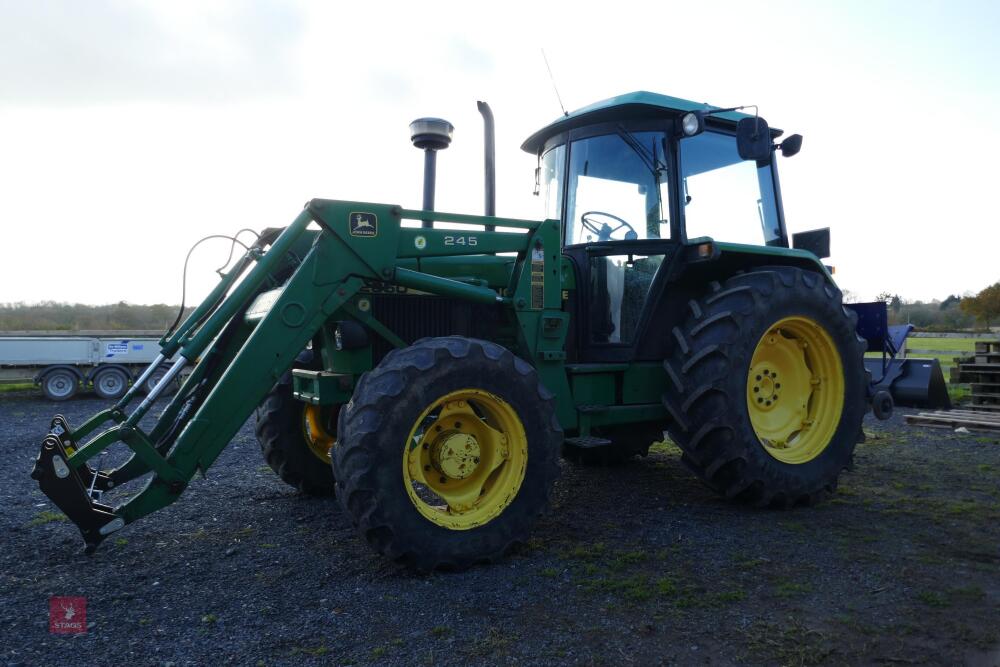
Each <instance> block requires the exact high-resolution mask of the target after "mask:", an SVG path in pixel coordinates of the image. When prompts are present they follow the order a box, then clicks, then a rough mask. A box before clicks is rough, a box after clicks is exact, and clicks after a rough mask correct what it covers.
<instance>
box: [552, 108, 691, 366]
mask: <svg viewBox="0 0 1000 667" xmlns="http://www.w3.org/2000/svg"><path fill="white" fill-rule="evenodd" d="M666 137H667V134H666V132H665V131H663V130H660V129H655V128H642V127H638V128H634V129H625V128H624V127H622V126H621V125H616V126H613V127H608V126H602V127H598V128H588V131H587V132H586V133H582V132H581V133H579V134H578V136H576V137H573V138H571V141H570V142H569V155H568V161H567V167H566V169H567V178H566V201H565V208H564V211H565V216H564V224H563V230H564V231H563V234H564V239H563V243H564V254H565V255H566V256H567V257H568V258H569V259H570V260H571V263H572V265H573V267H574V271H575V272H576V285H577V289H576V291H575V294H574V297H575V299H574V301H575V302H574V303H573V304H572V305H571V309H572V311H573V313H574V329H575V331H574V333H575V343H576V345H575V347H576V349H575V352H576V355H575V357H576V359H577V360H578V361H582V362H618V361H631V360H633V359H635V358H636V355H635V350H636V349H637V347H638V343H639V342H640V341H641V340H642V339H643V337H644V328H645V326H646V324H645V323H646V322H647V321H649V320H650V316H649V311H650V310H651V307H650V306H649V304H650V303H651V302H652V301H653V299H652V297H653V296H655V295H656V294H657V293H658V292H659V290H660V289H661V288H660V287H658V284H660V283H662V282H663V278H664V277H665V276H666V275H668V273H669V267H670V264H671V262H672V260H673V258H674V256H675V252H674V251H675V249H676V247H677V242H675V240H674V232H673V229H674V226H672V225H671V222H670V219H669V215H668V213H667V212H668V210H669V208H670V206H669V202H670V197H669V189H670V185H669V183H670V179H669V178H668V175H669V173H670V168H669V161H670V155H669V151H668V142H667V141H666Z"/></svg>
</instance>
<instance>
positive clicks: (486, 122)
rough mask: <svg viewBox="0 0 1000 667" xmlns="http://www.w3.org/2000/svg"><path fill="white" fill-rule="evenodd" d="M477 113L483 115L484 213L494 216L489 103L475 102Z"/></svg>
mask: <svg viewBox="0 0 1000 667" xmlns="http://www.w3.org/2000/svg"><path fill="white" fill-rule="evenodd" d="M476 106H477V107H478V108H479V113H481V114H482V115H483V159H484V162H485V165H484V175H485V178H486V183H485V188H484V193H485V196H486V207H485V208H486V210H485V213H484V215H488V216H495V215H496V214H497V194H496V192H497V169H496V152H497V151H496V131H495V125H494V123H493V110H492V109H490V105H489V104H487V103H486V102H483V101H478V102H476ZM486 230H487V231H490V232H491V231H493V225H487V226H486Z"/></svg>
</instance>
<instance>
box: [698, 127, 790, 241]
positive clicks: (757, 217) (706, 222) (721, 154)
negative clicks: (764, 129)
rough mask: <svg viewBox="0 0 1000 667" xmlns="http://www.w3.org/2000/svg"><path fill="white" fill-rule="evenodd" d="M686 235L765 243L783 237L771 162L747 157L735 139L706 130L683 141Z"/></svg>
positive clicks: (718, 239) (719, 239)
mask: <svg viewBox="0 0 1000 667" xmlns="http://www.w3.org/2000/svg"><path fill="white" fill-rule="evenodd" d="M680 159H681V183H682V190H681V193H680V197H681V206H682V208H683V210H684V225H685V229H686V231H687V237H688V238H689V239H693V238H696V237H699V236H710V237H712V238H713V239H715V240H717V241H728V242H731V243H746V244H752V245H761V244H766V243H768V242H770V241H774V240H776V239H779V238H780V237H781V229H780V225H779V222H778V211H777V205H776V198H775V194H774V182H773V180H772V177H771V167H770V165H769V164H764V165H760V166H758V164H757V163H756V162H753V161H749V160H743V159H741V158H740V156H739V154H738V153H737V152H736V137H734V136H732V135H729V134H723V133H721V132H712V131H707V132H703V133H702V134H699V135H697V136H694V137H689V138H687V139H683V140H681V142H680Z"/></svg>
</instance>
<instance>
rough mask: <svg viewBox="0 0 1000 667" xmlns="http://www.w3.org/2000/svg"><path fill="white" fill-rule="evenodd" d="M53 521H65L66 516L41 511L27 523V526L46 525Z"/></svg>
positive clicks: (60, 513) (49, 511) (59, 513)
mask: <svg viewBox="0 0 1000 667" xmlns="http://www.w3.org/2000/svg"><path fill="white" fill-rule="evenodd" d="M53 521H66V515H65V514H63V513H62V512H53V511H51V510H42V511H41V512H39V513H38V514H36V515H35V516H34V518H33V519H32V520H31V521H29V522H28V525H29V526H41V525H44V524H46V523H52V522H53Z"/></svg>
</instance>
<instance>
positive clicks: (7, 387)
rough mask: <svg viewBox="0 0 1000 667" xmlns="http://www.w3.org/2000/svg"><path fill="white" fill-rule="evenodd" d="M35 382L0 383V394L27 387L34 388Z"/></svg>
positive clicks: (25, 389)
mask: <svg viewBox="0 0 1000 667" xmlns="http://www.w3.org/2000/svg"><path fill="white" fill-rule="evenodd" d="M34 388H35V384H34V383H33V382H17V383H12V384H0V394H3V393H5V392H8V391H27V390H29V389H34Z"/></svg>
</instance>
